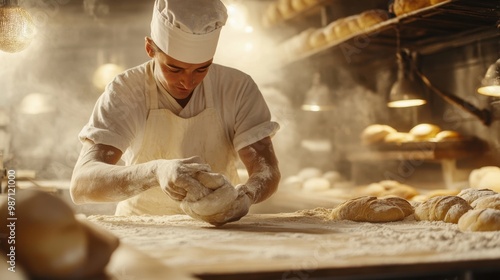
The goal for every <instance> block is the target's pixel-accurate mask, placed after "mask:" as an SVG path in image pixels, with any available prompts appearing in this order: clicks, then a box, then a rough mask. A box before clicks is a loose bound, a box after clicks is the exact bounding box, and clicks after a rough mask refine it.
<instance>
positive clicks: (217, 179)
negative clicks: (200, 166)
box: [195, 171, 227, 190]
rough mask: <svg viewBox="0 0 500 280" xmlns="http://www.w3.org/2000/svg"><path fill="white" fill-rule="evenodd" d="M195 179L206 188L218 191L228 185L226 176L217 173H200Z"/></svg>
mask: <svg viewBox="0 0 500 280" xmlns="http://www.w3.org/2000/svg"><path fill="white" fill-rule="evenodd" d="M195 178H196V179H197V180H198V181H199V182H200V183H201V184H202V185H203V186H205V187H206V188H209V189H211V190H216V189H218V188H220V187H222V186H223V185H224V184H226V183H227V180H226V178H225V177H224V175H222V174H220V173H215V172H205V171H200V172H197V173H196V174H195Z"/></svg>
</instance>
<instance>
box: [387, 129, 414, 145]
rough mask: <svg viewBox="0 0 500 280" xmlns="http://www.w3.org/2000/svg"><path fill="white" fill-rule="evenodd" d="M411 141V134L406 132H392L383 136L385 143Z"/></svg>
mask: <svg viewBox="0 0 500 280" xmlns="http://www.w3.org/2000/svg"><path fill="white" fill-rule="evenodd" d="M411 141H413V135H411V134H410V133H407V132H398V131H397V132H392V133H389V134H387V135H386V136H385V137H384V142H385V143H405V142H411Z"/></svg>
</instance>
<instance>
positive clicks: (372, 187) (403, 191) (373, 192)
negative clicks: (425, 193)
mask: <svg viewBox="0 0 500 280" xmlns="http://www.w3.org/2000/svg"><path fill="white" fill-rule="evenodd" d="M363 192H364V193H366V194H367V195H370V196H377V197H384V196H397V197H401V198H404V199H411V198H412V197H414V196H416V195H417V194H418V191H417V190H416V189H415V188H414V187H411V186H408V185H405V184H401V183H399V182H398V181H394V180H383V181H380V182H377V183H371V184H369V185H368V186H367V187H366V189H365V190H364V191H363Z"/></svg>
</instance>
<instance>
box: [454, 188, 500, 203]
mask: <svg viewBox="0 0 500 280" xmlns="http://www.w3.org/2000/svg"><path fill="white" fill-rule="evenodd" d="M494 194H496V192H494V191H492V190H490V189H480V190H478V189H472V188H468V189H464V190H461V191H460V192H459V193H458V194H457V196H459V197H461V198H463V199H464V200H465V201H467V203H469V204H472V203H473V202H474V201H476V200H477V199H478V198H480V197H483V196H490V195H494Z"/></svg>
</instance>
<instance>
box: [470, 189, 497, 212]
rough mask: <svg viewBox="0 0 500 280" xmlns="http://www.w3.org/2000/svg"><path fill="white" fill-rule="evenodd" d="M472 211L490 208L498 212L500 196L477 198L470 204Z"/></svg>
mask: <svg viewBox="0 0 500 280" xmlns="http://www.w3.org/2000/svg"><path fill="white" fill-rule="evenodd" d="M471 206H472V208H474V209H486V208H492V209H497V210H500V194H499V193H497V194H492V195H487V196H483V197H479V198H478V199H476V200H474V201H473V202H472V203H471Z"/></svg>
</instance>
